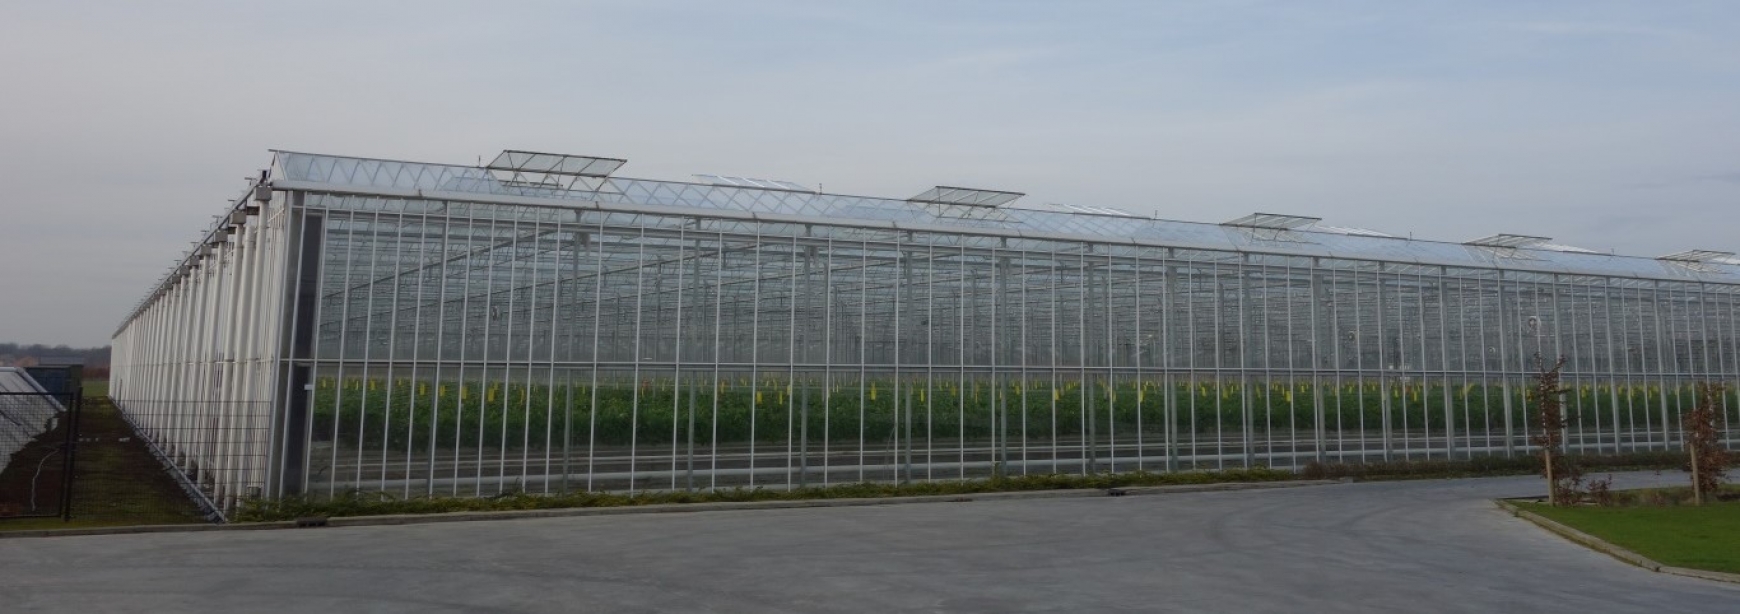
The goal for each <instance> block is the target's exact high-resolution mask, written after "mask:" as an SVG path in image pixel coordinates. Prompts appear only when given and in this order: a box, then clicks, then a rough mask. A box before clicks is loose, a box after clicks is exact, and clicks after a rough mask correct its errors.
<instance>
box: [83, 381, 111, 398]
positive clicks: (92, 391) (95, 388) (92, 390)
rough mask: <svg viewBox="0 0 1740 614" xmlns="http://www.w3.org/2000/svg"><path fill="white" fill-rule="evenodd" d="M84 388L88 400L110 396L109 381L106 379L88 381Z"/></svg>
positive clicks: (85, 382) (84, 383)
mask: <svg viewBox="0 0 1740 614" xmlns="http://www.w3.org/2000/svg"><path fill="white" fill-rule="evenodd" d="M82 388H83V390H84V395H85V398H87V399H90V398H95V397H106V396H109V380H106V379H86V380H84V382H83V386H82Z"/></svg>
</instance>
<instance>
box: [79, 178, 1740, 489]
mask: <svg viewBox="0 0 1740 614" xmlns="http://www.w3.org/2000/svg"><path fill="white" fill-rule="evenodd" d="M624 163H625V161H624V160H621V159H612V158H598V157H589V156H577V155H560V154H545V153H532V152H521V151H505V152H503V153H502V154H501V155H499V156H497V157H495V158H494V159H493V160H491V161H489V162H488V163H487V164H479V165H477V166H467V165H457V164H433V163H413V162H402V161H392V160H376V159H363V158H352V157H340V156H329V155H315V154H306V153H296V152H287V151H278V152H274V155H273V157H272V160H271V165H270V167H269V168H268V169H267V170H265V171H262V172H261V173H260V175H259V177H258V178H257V179H256V180H255V181H254V182H253V185H252V186H251V187H250V188H249V189H248V190H247V192H246V193H245V194H243V195H241V196H240V197H239V198H237V199H236V200H234V201H233V202H232V203H231V204H230V207H229V208H228V209H227V210H223V211H222V212H221V213H222V215H221V216H219V217H218V218H216V220H215V221H214V222H213V224H212V225H211V226H210V227H208V228H207V229H206V230H205V233H204V234H203V236H202V237H201V240H200V241H199V242H198V243H197V244H196V246H195V247H194V248H193V249H192V250H191V251H189V252H188V253H187V254H186V255H185V256H184V257H183V258H182V259H181V260H179V261H178V262H177V263H176V264H175V265H174V266H173V267H172V268H171V270H170V271H169V272H168V273H167V274H166V275H165V276H164V278H163V279H162V280H161V281H159V282H158V283H157V284H156V285H155V286H154V287H153V289H152V290H151V292H150V293H149V294H148V295H147V296H146V297H145V298H144V300H142V301H141V302H140V304H139V305H138V307H137V308H135V309H134V310H133V311H132V313H131V314H130V315H129V316H128V317H127V318H126V320H125V322H124V323H123V324H122V325H121V327H120V328H119V330H117V331H116V333H115V338H114V346H115V358H114V374H113V383H112V393H111V394H112V396H113V398H114V399H115V401H116V403H117V404H118V405H119V406H120V407H121V408H122V410H123V411H124V412H125V414H126V415H127V417H128V418H129V420H130V421H132V422H133V423H134V425H135V427H136V428H137V429H138V430H139V432H140V433H141V434H142V435H143V436H144V437H146V438H147V439H149V440H150V441H151V443H152V444H153V445H154V446H155V449H156V450H157V451H158V452H159V454H161V456H162V457H163V459H164V461H165V462H166V463H169V464H172V465H173V466H175V467H176V468H178V469H180V470H181V472H182V473H183V475H184V477H185V478H186V480H187V481H188V482H189V483H190V484H193V485H195V486H196V487H197V490H198V491H199V492H201V493H203V495H204V496H206V497H208V499H209V501H207V503H208V504H209V505H212V506H214V507H215V508H218V509H230V508H233V506H235V505H236V503H237V501H239V500H242V499H243V498H245V497H251V496H266V497H275V496H283V495H291V494H308V495H314V496H330V495H333V494H337V493H343V492H352V491H356V490H361V491H385V492H388V493H393V494H394V495H397V496H417V495H428V494H435V495H460V496H491V495H496V494H498V493H503V492H532V493H552V492H565V491H576V490H593V491H640V490H672V489H677V490H682V489H695V490H706V489H720V488H736V487H746V488H794V487H803V486H822V485H829V484H840V483H854V482H908V481H927V480H962V479H976V478H984V477H988V476H992V475H999V474H1002V475H1019V474H1033V473H1091V472H1126V471H1138V470H1140V471H1154V472H1164V471H1189V470H1200V469H1224V468H1235V467H1249V466H1257V465H1263V466H1269V467H1277V468H1299V467H1302V466H1304V465H1306V464H1307V463H1311V462H1322V463H1362V462H1376V461H1407V460H1453V459H1465V458H1470V457H1475V456H1481V455H1517V454H1526V453H1528V451H1529V449H1530V448H1529V446H1530V444H1529V436H1530V434H1531V433H1530V431H1531V428H1532V426H1533V425H1532V424H1531V423H1530V420H1529V417H1530V416H1529V406H1530V405H1531V404H1532V401H1531V400H1530V399H1529V398H1528V396H1527V395H1526V394H1525V391H1526V389H1527V388H1528V382H1529V375H1530V374H1531V373H1532V372H1534V371H1535V370H1536V369H1537V367H1538V365H1539V361H1538V359H1537V356H1539V357H1543V358H1544V360H1545V361H1546V362H1548V363H1550V362H1552V360H1553V359H1554V358H1555V357H1558V356H1563V357H1564V358H1565V361H1566V362H1565V366H1564V381H1565V383H1566V385H1567V387H1568V390H1567V392H1566V395H1565V402H1566V404H1567V407H1568V408H1569V410H1570V412H1571V414H1572V416H1571V424H1570V426H1569V427H1568V428H1567V432H1566V434H1565V435H1566V440H1567V442H1568V446H1569V447H1570V448H1571V449H1572V450H1574V451H1583V452H1588V453H1625V452H1633V451H1649V450H1678V449H1679V448H1680V446H1681V443H1682V435H1681V432H1680V426H1679V415H1680V414H1681V413H1682V412H1684V411H1688V410H1689V409H1690V408H1691V407H1692V404H1693V402H1694V399H1693V398H1692V386H1693V384H1694V383H1696V382H1717V383H1725V384H1727V385H1728V386H1729V387H1730V388H1729V392H1728V393H1727V395H1726V396H1725V397H1724V398H1722V399H1721V407H1720V411H1721V412H1722V416H1723V418H1722V425H1723V428H1725V429H1726V431H1725V432H1726V433H1727V436H1728V442H1729V446H1730V447H1731V448H1732V447H1735V445H1734V444H1735V442H1736V439H1737V438H1740V426H1737V425H1735V422H1736V421H1740V398H1737V397H1736V396H1735V394H1734V392H1733V388H1734V387H1735V386H1736V385H1740V349H1737V348H1740V332H1737V331H1740V258H1736V257H1735V255H1734V254H1732V253H1726V252H1717V251H1707V250H1694V251H1686V252H1681V253H1676V254H1671V255H1667V256H1662V257H1632V256H1618V255H1610V254H1606V253H1597V252H1594V251H1591V250H1587V249H1581V248H1576V247H1570V246H1565V245H1559V244H1555V243H1553V242H1552V240H1551V239H1549V238H1545V237H1535V236H1524V235H1512V234H1496V235H1493V236H1489V237H1484V238H1479V239H1474V240H1470V241H1466V242H1461V243H1458V242H1434V241H1423V240H1412V239H1406V238H1398V237H1392V236H1388V235H1385V234H1383V233H1379V232H1375V231H1370V230H1363V229H1357V228H1348V227H1340V226H1333V225H1330V224H1327V223H1325V222H1324V221H1323V220H1320V219H1318V218H1314V217H1307V216H1301V215H1282V214H1268V213H1258V214H1253V215H1249V216H1245V217H1241V218H1238V219H1234V220H1229V221H1225V222H1221V223H1195V222H1179V221H1170V220H1163V219H1157V218H1152V217H1148V216H1143V215H1136V214H1132V213H1129V212H1127V211H1123V210H1119V209H1114V208H1110V207H1102V206H1085V205H1062V204H1035V203H1029V202H1027V201H1024V200H1022V197H1023V196H1024V195H1023V194H1021V193H1019V192H1011V191H1004V190H989V189H973V188H961V187H949V186H937V187H934V188H930V189H924V190H915V191H916V192H919V193H918V194H917V195H915V196H912V197H910V198H880V197H863V196H848V195H841V194H829V193H823V192H821V191H819V190H817V189H812V188H810V187H806V186H804V185H799V184H795V183H790V182H783V181H769V180H761V179H749V178H742V177H727V176H719V175H697V176H695V178H694V179H693V180H691V181H663V180H646V179H630V178H626V177H622V176H618V175H617V172H618V171H619V170H620V169H621V167H622V166H623V165H624Z"/></svg>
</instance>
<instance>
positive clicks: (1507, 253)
mask: <svg viewBox="0 0 1740 614" xmlns="http://www.w3.org/2000/svg"><path fill="white" fill-rule="evenodd" d="M1548 241H1552V238H1550V237H1536V236H1530V235H1512V234H1496V235H1492V236H1490V237H1481V238H1479V239H1475V240H1472V241H1464V242H1463V243H1462V244H1463V245H1468V246H1472V247H1476V248H1479V249H1480V251H1483V252H1485V253H1487V254H1489V255H1491V256H1494V257H1497V258H1510V259H1514V260H1540V258H1539V257H1536V256H1534V255H1531V254H1529V253H1528V252H1526V251H1523V250H1525V249H1531V248H1539V247H1541V246H1542V245H1545V244H1546V243H1547V242H1548Z"/></svg>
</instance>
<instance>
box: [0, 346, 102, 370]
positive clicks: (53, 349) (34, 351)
mask: <svg viewBox="0 0 1740 614" xmlns="http://www.w3.org/2000/svg"><path fill="white" fill-rule="evenodd" d="M50 358H82V359H84V363H85V368H86V369H87V370H89V369H104V370H105V372H106V371H107V369H108V367H109V346H106V345H105V346H102V347H94V348H75V347H70V346H66V345H43V344H40V343H32V344H22V343H0V367H29V366H34V365H36V364H38V363H40V362H41V361H42V360H43V359H50Z"/></svg>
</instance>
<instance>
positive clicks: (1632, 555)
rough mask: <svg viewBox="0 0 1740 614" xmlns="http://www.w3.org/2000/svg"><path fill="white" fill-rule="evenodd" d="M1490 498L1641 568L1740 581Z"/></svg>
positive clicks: (1501, 506)
mask: <svg viewBox="0 0 1740 614" xmlns="http://www.w3.org/2000/svg"><path fill="white" fill-rule="evenodd" d="M1492 502H1493V503H1495V504H1497V505H1498V507H1499V509H1502V510H1504V511H1506V512H1509V513H1510V515H1512V516H1516V517H1518V518H1521V519H1523V520H1527V521H1529V522H1532V523H1535V524H1536V525H1538V526H1540V527H1541V528H1543V529H1546V530H1548V531H1551V532H1553V533H1557V534H1558V535H1559V536H1560V537H1563V538H1565V539H1568V540H1571V541H1573V542H1576V543H1578V544H1581V545H1583V546H1584V547H1587V548H1589V549H1590V550H1594V551H1596V552H1600V553H1602V554H1605V555H1608V556H1611V557H1613V558H1616V559H1619V560H1621V561H1625V562H1627V563H1630V564H1632V565H1636V566H1638V567H1642V568H1644V569H1647V570H1650V571H1653V572H1656V573H1665V574H1672V575H1676V576H1686V577H1689V578H1700V579H1704V580H1715V581H1717V582H1732V583H1736V584H1740V574H1732V573H1726V572H1721V571H1709V570H1706V569H1691V568H1688V567H1675V566H1672V565H1663V564H1661V563H1658V562H1656V561H1655V560H1654V559H1651V558H1649V557H1646V556H1643V555H1641V554H1638V553H1636V552H1632V551H1631V550H1629V549H1626V548H1622V547H1620V546H1618V545H1616V544H1613V543H1612V542H1609V541H1607V540H1604V539H1601V538H1599V537H1596V536H1594V535H1590V534H1588V533H1584V532H1582V531H1579V530H1577V529H1573V528H1571V527H1569V526H1567V525H1565V524H1564V523H1561V522H1559V521H1556V520H1553V519H1551V518H1547V517H1546V516H1542V515H1540V514H1536V513H1534V512H1531V511H1528V510H1525V509H1522V508H1521V507H1518V506H1517V505H1516V504H1515V503H1513V502H1511V501H1510V500H1506V499H1493V501H1492Z"/></svg>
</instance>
